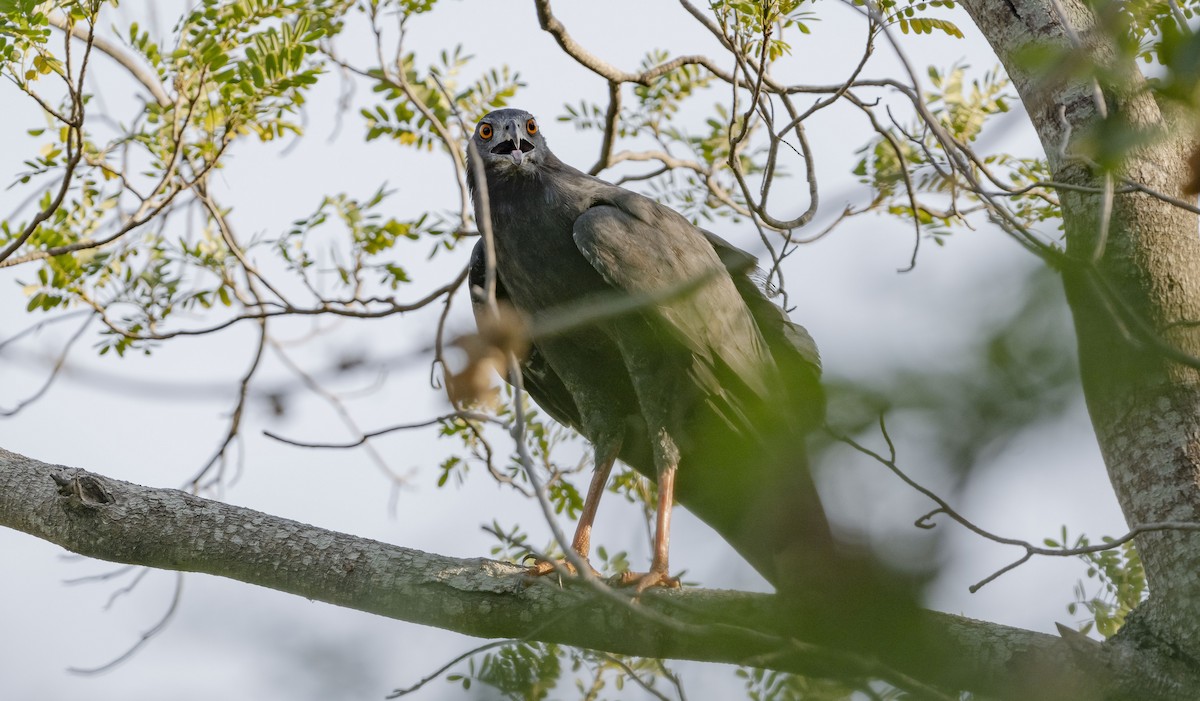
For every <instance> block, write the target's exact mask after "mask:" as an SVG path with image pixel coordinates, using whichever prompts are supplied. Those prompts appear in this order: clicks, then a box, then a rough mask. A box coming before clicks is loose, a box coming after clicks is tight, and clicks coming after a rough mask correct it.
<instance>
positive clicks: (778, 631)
mask: <svg viewBox="0 0 1200 701" xmlns="http://www.w3.org/2000/svg"><path fill="white" fill-rule="evenodd" d="M0 525H3V526H6V527H9V528H13V529H16V530H19V531H22V532H25V533H29V534H30V535H33V536H35V537H38V538H41V539H43V540H47V541H49V542H52V543H56V544H58V545H61V546H63V547H64V548H67V549H68V550H71V551H73V552H76V553H79V554H82V555H86V556H89V557H95V558H99V559H102V560H108V561H112V562H120V563H126V564H133V565H142V566H147V567H155V568H160V569H167V570H177V571H183V572H201V573H205V574H213V575H219V576H222V577H229V578H231V579H236V580H238V581H242V582H247V583H250V584H257V585H260V586H264V587H268V588H271V589H276V590H279V591H283V592H288V593H292V594H297V595H300V596H304V597H306V598H309V599H315V600H319V601H325V602H328V603H332V604H335V605H339V606H345V607H348V608H353V609H357V610H360V611H367V612H371V613H376V614H379V615H382V616H388V617H390V618H396V619H400V620H405V621H411V622H414V623H422V624H425V625H431V626H436V627H439V628H444V629H447V630H452V631H456V632H460V633H464V634H466V635H474V636H479V637H487V638H500V637H509V638H512V637H517V638H528V639H533V640H541V641H546V642H557V643H563V644H568V645H575V646H580V647H587V648H592V649H598V650H604V651H608V652H612V653H616V654H623V655H636V656H646V657H658V658H674V659H690V660H701V661H711V662H725V663H732V664H749V665H754V666H759V667H767V668H771V669H779V670H786V671H791V672H797V673H801V674H808V675H817V676H840V677H863V676H872V677H873V678H878V677H879V675H880V668H881V662H882V664H884V665H890V666H892V667H895V668H897V669H900V671H901V672H903V673H905V674H911V675H913V676H916V677H919V678H922V679H923V680H929V681H931V682H932V683H937V684H942V685H947V686H949V685H953V686H955V688H959V687H960V686H962V684H963V683H964V682H966V681H967V680H970V684H969V686H971V687H975V688H979V689H985V690H988V691H989V692H991V693H1000V694H1001V695H1003V696H1007V697H1014V698H1015V697H1022V698H1026V699H1028V698H1069V697H1070V696H1063V695H1061V694H1062V692H1063V690H1064V689H1067V688H1070V689H1071V690H1072V691H1078V688H1079V687H1078V685H1079V684H1082V683H1083V682H1082V681H1081V678H1080V677H1079V676H1078V675H1073V674H1072V673H1071V671H1072V670H1073V669H1077V665H1076V664H1074V663H1073V662H1072V660H1073V659H1075V658H1077V657H1078V655H1079V653H1078V651H1072V649H1071V648H1070V647H1069V646H1068V645H1067V644H1066V643H1065V642H1064V641H1062V640H1061V639H1059V638H1056V637H1054V636H1050V635H1045V634H1041V633H1035V632H1032V631H1026V630H1020V629H1016V628H1010V627H1007V626H1003V625H998V624H994V623H986V622H982V621H974V620H971V619H967V618H962V617H959V616H951V615H946V614H939V613H929V612H927V613H925V614H923V617H924V618H923V620H922V621H921V622H920V624H919V626H918V627H919V628H920V629H923V631H918V630H917V629H916V628H914V629H913V631H912V633H913V635H912V637H911V639H912V640H926V639H929V638H930V636H929V635H927V634H922V632H924V633H929V632H932V633H934V634H935V635H936V636H938V637H939V638H940V639H942V640H943V641H944V642H945V644H944V645H939V646H938V648H939V649H938V650H937V651H936V652H937V655H935V656H933V657H930V656H929V655H928V654H927V653H930V652H931V651H930V650H928V649H927V650H916V651H914V650H911V649H910V650H904V651H903V652H900V651H897V654H894V655H888V657H891V658H895V659H884V660H881V661H880V660H875V659H869V658H866V657H862V656H859V655H857V654H855V653H846V652H839V651H837V650H834V649H831V648H822V647H816V646H813V645H811V644H806V643H802V642H799V641H798V638H803V637H804V636H805V634H806V632H808V631H806V628H807V627H811V626H809V624H808V622H807V621H806V620H805V619H804V617H803V616H802V615H796V613H795V612H796V611H797V610H798V609H797V608H796V607H794V606H792V605H791V604H789V602H786V601H785V600H783V599H782V598H780V597H778V596H772V595H766V594H751V593H744V592H732V591H716V590H704V589H690V590H688V591H682V592H654V593H650V594H646V595H643V596H642V598H641V602H640V603H639V604H637V606H643V607H646V608H647V609H649V611H648V613H652V614H654V615H652V616H650V617H647V616H645V615H639V614H638V612H637V611H635V610H632V607H630V606H629V605H628V604H625V605H622V603H620V602H614V601H611V600H609V597H602V596H599V595H597V594H596V593H595V592H594V591H592V590H591V589H590V588H588V587H582V586H574V585H573V584H572V583H571V582H570V581H569V580H568V582H567V586H565V587H560V586H556V585H554V584H552V583H550V582H549V581H545V580H537V581H533V582H530V580H528V579H527V578H526V577H525V576H524V572H525V569H524V568H523V567H519V566H516V565H512V564H508V563H503V562H496V561H493V560H486V559H481V558H477V559H458V558H452V557H446V556H442V555H436V554H431V553H425V552H420V551H417V550H412V549H409V548H404V547H400V546H395V545H388V544H385V543H380V542H377V541H373V540H368V539H365V538H357V537H354V536H351V535H347V534H344V533H337V532H334V531H328V530H324V529H321V528H316V527H313V526H308V525H305V524H302V523H298V522H296V521H290V520H287V519H283V518H278V517H275V516H270V515H268V514H264V513H260V512H257V511H253V510H250V509H246V508H242V507H237V506H231V505H229V504H224V503H221V502H217V501H210V500H207V499H202V498H199V497H196V496H193V495H191V494H188V493H186V492H182V491H178V490H173V489H153V488H149V487H142V486H138V485H135V484H131V483H128V482H122V481H120V480H114V479H109V478H107V477H102V476H100V475H95V474H92V473H89V472H86V471H84V470H80V469H76V468H68V467H63V466H59V465H49V464H46V463H42V462H38V461H36V460H32V459H30V458H26V457H23V456H20V455H17V454H15V453H11V452H8V451H5V450H3V449H0ZM658 616H667V617H669V618H670V619H672V620H673V621H676V622H678V623H679V624H680V625H673V626H665V625H659V624H658V623H656V622H655V621H654V620H653V619H654V618H657V617H658ZM863 634H864V635H874V633H872V631H870V630H867V629H864V630H863ZM947 655H948V656H947ZM1072 655H1074V656H1075V658H1072ZM914 661H915V662H914ZM902 667H910V668H911V669H902ZM1051 680H1053V683H1052V684H1051ZM1048 684H1050V685H1051V686H1053V688H1052V689H1050V691H1049V692H1047V691H1046V689H1047V685H1048ZM1063 684H1069V685H1070V686H1063ZM1039 689H1040V690H1039ZM1051 692H1052V693H1054V694H1059V695H1057V696H1052V695H1047V694H1048V693H1051Z"/></svg>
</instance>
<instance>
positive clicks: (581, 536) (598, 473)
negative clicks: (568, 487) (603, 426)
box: [529, 443, 621, 577]
mask: <svg viewBox="0 0 1200 701" xmlns="http://www.w3.org/2000/svg"><path fill="white" fill-rule="evenodd" d="M620 450H621V446H620V444H619V443H618V444H617V445H616V446H615V447H613V448H612V449H611V450H610V451H609V454H608V455H607V456H606V457H604V459H603V460H601V461H599V462H597V464H596V469H595V470H594V471H593V472H592V482H591V484H589V485H588V491H587V496H586V497H584V499H583V513H581V514H580V515H579V523H578V524H576V526H575V537H574V538H572V539H571V549H572V550H574V551H575V552H576V553H578V554H579V557H580V558H582V559H583V561H584V563H585V564H587V565H588V567H589V568H590V567H591V563H589V562H588V555H589V554H590V553H591V551H592V522H593V521H595V520H596V511H597V509H599V507H600V497H601V496H603V495H604V486H605V485H606V484H608V475H609V473H611V472H612V468H613V463H615V462H616V461H617V453H619V452H620ZM597 452H598V451H597ZM596 457H597V458H599V457H600V456H599V455H598V454H597V456H596ZM559 564H561V565H562V566H564V567H566V568H567V569H568V570H571V571H572V572H574V571H575V567H574V566H573V565H571V563H570V561H568V560H562V561H560V562H559ZM553 571H554V563H552V562H546V561H542V562H538V563H537V564H536V565H534V566H533V567H530V568H529V573H530V574H532V575H534V576H538V577H540V576H542V575H545V574H550V573H551V572H553ZM592 574H597V572H596V570H595V569H593V570H592Z"/></svg>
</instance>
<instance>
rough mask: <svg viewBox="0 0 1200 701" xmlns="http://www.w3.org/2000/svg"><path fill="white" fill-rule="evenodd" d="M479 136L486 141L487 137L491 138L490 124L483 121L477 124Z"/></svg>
mask: <svg viewBox="0 0 1200 701" xmlns="http://www.w3.org/2000/svg"><path fill="white" fill-rule="evenodd" d="M479 138H481V139H483V140H484V141H487V140H488V139H490V138H492V125H491V124H488V123H487V122H484V123H483V124H480V125H479Z"/></svg>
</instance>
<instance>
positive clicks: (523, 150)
mask: <svg viewBox="0 0 1200 701" xmlns="http://www.w3.org/2000/svg"><path fill="white" fill-rule="evenodd" d="M523 127H524V125H523V124H521V123H520V122H519V121H517V120H513V121H511V122H509V123H508V124H506V125H504V131H503V132H502V134H501V135H502V136H503V137H504V140H503V141H501V142H500V143H498V144H496V145H495V146H493V147H492V153H495V154H499V155H507V156H508V157H509V158H511V159H512V162H513V165H518V166H519V165H521V163H522V161H524V160H525V154H527V153H529V152H530V151H532V150H533V148H534V147H533V143H532V142H530V141H528V140H526V139H522V138H521V133H522V130H523Z"/></svg>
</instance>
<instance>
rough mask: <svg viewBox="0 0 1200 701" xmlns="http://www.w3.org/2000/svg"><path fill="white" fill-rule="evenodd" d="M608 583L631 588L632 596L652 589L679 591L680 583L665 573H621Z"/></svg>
mask: <svg viewBox="0 0 1200 701" xmlns="http://www.w3.org/2000/svg"><path fill="white" fill-rule="evenodd" d="M609 582H610V583H612V584H614V585H616V586H619V587H628V586H632V587H633V591H634V594H636V595H638V596H640V595H641V594H642V592H644V591H646V590H647V589H651V588H653V587H663V588H665V589H679V588H680V586H681V585H680V583H679V578H678V577H672V576H671V575H669V574H667V573H666V572H654V571H651V572H622V573H621V574H618V575H616V576H614V577H612V578H611V579H609Z"/></svg>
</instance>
